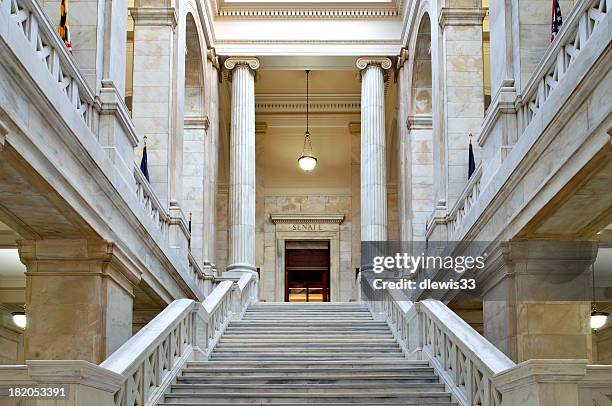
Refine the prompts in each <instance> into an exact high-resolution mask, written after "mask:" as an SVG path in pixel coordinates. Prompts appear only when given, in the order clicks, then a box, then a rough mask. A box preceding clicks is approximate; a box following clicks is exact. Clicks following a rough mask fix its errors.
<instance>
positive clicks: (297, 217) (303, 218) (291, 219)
mask: <svg viewBox="0 0 612 406" xmlns="http://www.w3.org/2000/svg"><path fill="white" fill-rule="evenodd" d="M270 220H271V221H272V223H274V224H281V223H302V224H303V223H327V224H341V223H342V222H343V221H344V214H326V213H292V214H281V213H278V214H270Z"/></svg>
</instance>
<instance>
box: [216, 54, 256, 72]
mask: <svg viewBox="0 0 612 406" xmlns="http://www.w3.org/2000/svg"><path fill="white" fill-rule="evenodd" d="M223 65H224V66H225V69H228V70H233V69H234V68H235V67H236V66H238V65H247V66H248V67H249V68H251V69H253V70H257V69H259V65H260V64H259V59H257V58H255V57H254V56H231V57H229V58H227V59H226V60H225V63H224V64H223Z"/></svg>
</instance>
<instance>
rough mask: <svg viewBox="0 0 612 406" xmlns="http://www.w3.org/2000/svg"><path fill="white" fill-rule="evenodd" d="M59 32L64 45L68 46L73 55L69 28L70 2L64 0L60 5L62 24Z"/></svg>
mask: <svg viewBox="0 0 612 406" xmlns="http://www.w3.org/2000/svg"><path fill="white" fill-rule="evenodd" d="M57 31H58V32H59V35H60V37H61V38H62V40H63V41H64V44H66V48H68V52H70V53H72V41H71V40H70V29H69V28H68V0H62V2H61V4H60V23H59V27H58V29H57Z"/></svg>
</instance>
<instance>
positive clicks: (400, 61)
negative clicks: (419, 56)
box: [397, 48, 409, 69]
mask: <svg viewBox="0 0 612 406" xmlns="http://www.w3.org/2000/svg"><path fill="white" fill-rule="evenodd" d="M408 56H409V54H408V50H407V49H406V48H402V49H401V50H400V54H399V56H398V57H397V68H398V69H399V68H402V67H403V66H404V64H405V63H406V61H408Z"/></svg>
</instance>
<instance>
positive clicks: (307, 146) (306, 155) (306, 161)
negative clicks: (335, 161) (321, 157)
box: [298, 131, 317, 172]
mask: <svg viewBox="0 0 612 406" xmlns="http://www.w3.org/2000/svg"><path fill="white" fill-rule="evenodd" d="M298 165H299V166H300V168H301V169H302V170H303V171H306V172H309V171H312V170H313V169H314V168H315V166H317V157H315V156H314V154H313V153H312V144H311V143H310V133H309V132H308V131H306V134H305V135H304V149H303V150H302V156H300V157H299V158H298Z"/></svg>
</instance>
